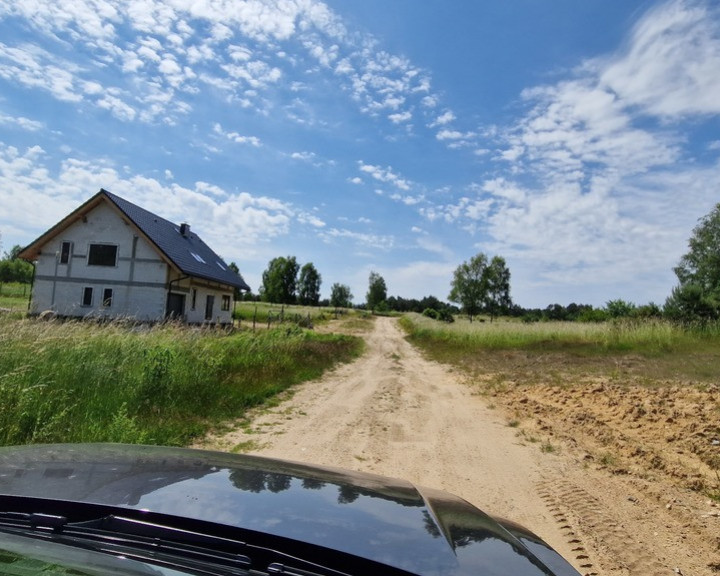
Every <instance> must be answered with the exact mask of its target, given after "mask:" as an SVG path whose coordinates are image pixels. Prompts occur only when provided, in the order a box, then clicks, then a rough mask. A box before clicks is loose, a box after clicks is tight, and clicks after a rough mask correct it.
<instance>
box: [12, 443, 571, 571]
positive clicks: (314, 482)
mask: <svg viewBox="0 0 720 576" xmlns="http://www.w3.org/2000/svg"><path fill="white" fill-rule="evenodd" d="M0 494H6V495H14V496H33V497H42V498H49V499H59V500H68V501H76V502H88V503H93V504H102V505H109V506H118V507H124V508H133V509H141V510H149V511H152V512H159V513H163V514H171V515H175V516H183V517H191V518H195V519H198V520H205V521H210V522H215V523H220V524H226V525H229V526H237V527H241V528H245V529H249V530H255V531H258V532H264V533H270V534H274V535H276V536H281V537H286V538H292V539H295V540H299V541H303V542H308V543H312V544H317V545H320V546H324V547H327V548H331V549H335V550H340V551H343V552H347V553H350V554H354V555H357V556H360V557H363V558H368V559H371V560H374V561H377V562H382V563H385V564H388V565H391V566H395V567H397V568H401V569H404V570H407V571H409V572H413V573H417V574H428V575H429V574H438V575H439V574H443V575H463V574H482V575H486V574H487V575H498V576H499V575H507V574H514V575H517V576H523V575H526V576H535V575H540V574H544V575H551V574H572V575H575V574H577V572H575V571H574V570H573V569H572V568H571V567H570V566H569V564H567V563H566V562H565V561H564V560H563V559H562V558H561V557H560V556H559V555H557V554H556V553H555V552H554V551H553V550H551V549H550V548H549V547H548V546H547V545H546V544H545V543H544V542H543V541H542V540H540V539H539V538H538V537H537V536H535V535H533V534H532V533H530V532H527V531H524V530H522V529H520V528H519V527H517V526H515V525H512V524H509V523H508V524H500V523H498V522H497V521H496V520H494V519H493V518H491V517H489V516H488V515H486V514H484V513H482V512H481V511H479V510H477V509H476V508H475V507H473V506H472V505H470V504H468V503H467V502H465V501H464V500H461V499H459V498H456V497H454V496H452V495H450V494H447V493H445V492H440V491H435V490H425V489H419V488H417V487H415V486H413V485H412V484H409V483H407V482H404V481H401V480H395V479H388V478H385V477H381V476H375V475H371V474H363V473H357V472H350V471H347V470H340V469H334V468H328V467H312V466H307V465H304V464H300V463H295V462H287V461H279V460H273V459H268V458H262V457H257V456H248V455H239V454H227V453H220V452H210V451H202V450H191V449H185V448H164V447H156V446H137V445H118V444H76V445H35V446H22V447H5V448H0ZM530 550H532V551H533V552H531V551H530ZM541 559H542V560H541Z"/></svg>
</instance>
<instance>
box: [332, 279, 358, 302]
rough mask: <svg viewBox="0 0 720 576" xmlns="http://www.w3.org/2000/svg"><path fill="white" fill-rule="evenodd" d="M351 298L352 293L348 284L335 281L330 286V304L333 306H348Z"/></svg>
mask: <svg viewBox="0 0 720 576" xmlns="http://www.w3.org/2000/svg"><path fill="white" fill-rule="evenodd" d="M352 299H353V295H352V292H350V286H346V285H345V284H338V283H337V282H336V283H335V284H333V285H332V288H330V306H332V307H333V308H350V307H351V306H352Z"/></svg>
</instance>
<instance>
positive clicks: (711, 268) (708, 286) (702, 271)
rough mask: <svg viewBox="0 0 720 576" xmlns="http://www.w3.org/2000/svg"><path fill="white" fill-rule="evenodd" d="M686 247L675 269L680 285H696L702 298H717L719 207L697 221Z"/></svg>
mask: <svg viewBox="0 0 720 576" xmlns="http://www.w3.org/2000/svg"><path fill="white" fill-rule="evenodd" d="M688 247H689V249H690V250H689V251H688V253H687V254H685V255H684V256H683V257H682V258H681V259H680V263H679V264H678V265H677V267H675V268H674V271H675V274H676V276H677V277H678V280H679V281H680V285H681V286H685V285H687V284H696V285H697V286H700V287H701V288H702V290H703V292H704V293H705V294H707V295H710V294H713V295H716V296H720V294H718V292H719V291H720V204H717V205H716V206H715V208H713V210H712V211H711V212H710V213H709V214H707V215H705V216H703V217H702V218H701V219H700V222H699V224H698V225H697V226H696V227H695V228H694V229H693V232H692V236H691V237H690V240H689V241H688Z"/></svg>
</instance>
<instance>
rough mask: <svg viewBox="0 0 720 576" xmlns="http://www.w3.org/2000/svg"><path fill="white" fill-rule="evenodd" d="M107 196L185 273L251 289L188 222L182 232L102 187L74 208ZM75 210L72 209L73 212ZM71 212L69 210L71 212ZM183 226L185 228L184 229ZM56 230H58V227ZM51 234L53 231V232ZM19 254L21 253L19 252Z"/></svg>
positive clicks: (49, 232) (58, 225) (92, 204)
mask: <svg viewBox="0 0 720 576" xmlns="http://www.w3.org/2000/svg"><path fill="white" fill-rule="evenodd" d="M102 197H105V198H107V200H108V201H110V202H111V203H112V204H114V205H115V206H116V207H117V208H118V209H119V210H120V211H121V212H122V213H123V214H125V216H126V217H127V218H128V219H129V220H130V221H131V222H132V223H133V224H134V225H135V226H137V227H138V228H139V229H140V231H141V232H142V233H143V234H144V235H145V236H146V237H147V238H148V240H150V242H152V243H153V244H154V245H155V247H156V248H157V249H158V250H159V251H160V252H161V253H162V254H163V255H164V256H165V257H166V258H167V259H168V260H169V261H170V262H172V264H174V265H175V266H176V267H177V269H178V270H180V272H182V273H183V274H186V275H187V276H194V277H196V278H202V279H204V280H210V281H212V282H218V283H220V284H225V285H227V286H232V287H234V288H239V289H240V290H247V291H248V292H249V291H250V286H248V285H247V284H246V283H245V280H243V278H242V276H240V275H239V274H236V273H235V272H233V271H232V270H231V269H230V268H228V265H227V264H226V263H225V262H224V261H223V259H222V258H220V256H218V255H217V254H215V252H213V251H212V249H211V248H210V247H209V246H208V245H207V244H205V242H203V241H202V240H201V239H200V237H199V236H198V235H197V234H195V233H194V232H192V230H190V227H189V226H187V230H186V232H185V234H183V233H181V226H186V225H179V224H174V223H173V222H170V221H169V220H165V219H164V218H161V217H160V216H158V215H156V214H153V213H152V212H149V211H148V210H145V209H144V208H140V206H137V205H135V204H133V203H132V202H128V201H127V200H125V199H124V198H121V197H120V196H117V195H116V194H112V193H111V192H108V191H107V190H104V189H101V190H100V192H98V193H97V194H96V195H95V196H94V197H93V198H91V199H90V200H88V201H87V202H86V203H85V204H83V206H81V207H80V208H78V209H77V210H76V211H75V212H78V211H81V212H83V211H85V210H83V209H84V207H89V206H95V205H97V203H98V201H99V200H100V199H101V198H102ZM73 214H74V213H73ZM70 216H72V214H71V215H70ZM69 219H70V217H68V218H66V219H64V220H63V221H62V222H60V223H58V224H57V225H56V226H55V227H53V228H51V229H50V230H49V231H48V232H46V233H45V234H43V236H41V237H40V238H39V239H38V240H36V241H35V242H34V243H33V244H31V245H30V246H28V247H27V248H25V250H23V252H25V251H28V254H31V252H32V250H31V248H32V247H33V245H34V244H36V243H37V242H38V241H39V240H41V239H45V238H46V237H47V236H48V235H51V233H52V232H53V231H54V230H56V229H58V228H64V227H65V226H64V224H65V223H66V222H67V221H68V220H69ZM183 230H185V229H183ZM58 231H59V230H58ZM52 235H54V234H52ZM21 256H23V255H22V254H21Z"/></svg>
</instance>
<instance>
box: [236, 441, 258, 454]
mask: <svg viewBox="0 0 720 576" xmlns="http://www.w3.org/2000/svg"><path fill="white" fill-rule="evenodd" d="M257 448H258V443H257V442H256V441H255V440H246V441H245V442H240V443H238V444H235V446H233V447H232V448H231V449H230V451H231V452H234V453H235V454H238V453H243V452H250V451H251V450H256V449H257Z"/></svg>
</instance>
